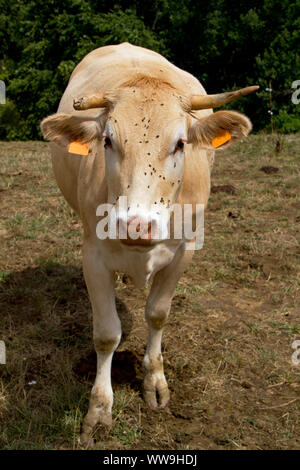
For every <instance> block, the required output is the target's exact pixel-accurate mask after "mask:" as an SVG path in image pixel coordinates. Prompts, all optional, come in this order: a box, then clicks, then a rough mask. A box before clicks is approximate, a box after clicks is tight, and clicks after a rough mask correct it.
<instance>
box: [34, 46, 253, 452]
mask: <svg viewBox="0 0 300 470" xmlns="http://www.w3.org/2000/svg"><path fill="white" fill-rule="evenodd" d="M256 89H258V87H257V86H252V87H247V88H243V89H241V90H237V91H233V92H228V93H221V94H216V95H207V94H206V92H205V90H204V88H203V86H202V85H201V84H200V82H199V81H198V80H197V79H196V78H195V77H194V76H193V75H191V74H190V73H188V72H186V71H183V70H181V69H180V68H178V67H176V66H175V65H173V64H171V63H170V62H169V61H168V60H167V59H165V58H164V57H162V56H161V55H159V54H158V53H156V52H153V51H151V50H148V49H144V48H142V47H138V46H133V45H131V44H129V43H122V44H119V45H111V46H105V47H100V48H98V49H96V50H94V51H92V52H90V53H89V54H88V55H87V56H86V57H84V59H83V60H82V61H81V62H80V63H79V64H78V65H77V66H76V68H75V69H74V71H73V73H72V74H71V77H70V80H69V83H68V85H67V88H66V90H65V92H64V94H63V96H62V98H61V101H60V104H59V107H58V110H57V113H56V114H53V115H51V116H49V117H47V118H45V119H44V120H43V121H42V123H41V130H42V133H43V136H44V137H45V139H47V140H49V141H50V142H51V144H50V145H51V153H52V163H53V170H54V174H55V177H56V180H57V183H58V186H59V188H60V190H61V192H62V194H63V195H64V197H65V199H66V200H67V202H68V203H69V205H70V206H71V207H72V208H73V209H74V211H76V212H77V214H78V215H79V217H80V219H81V221H82V225H83V248H82V253H83V273H84V278H85V282H86V285H87V289H88V293H89V297H90V301H91V305H92V311H93V342H94V347H95V351H96V354H97V373H96V379H95V383H94V385H93V387H92V390H91V396H90V403H89V409H88V412H87V414H86V416H85V418H84V420H83V424H82V433H81V442H82V444H83V445H87V446H89V445H93V442H94V440H93V430H94V428H95V426H96V425H98V424H103V425H106V426H111V424H112V405H113V390H112V386H111V362H112V357H113V353H114V351H115V350H116V348H117V347H118V345H119V342H120V339H121V334H122V331H121V323H120V320H119V317H118V313H117V310H116V303H115V295H114V276H115V273H116V272H121V273H125V274H126V275H128V277H130V278H131V280H132V282H133V283H134V285H136V286H137V287H143V286H144V285H145V284H146V283H148V282H150V281H151V289H150V293H149V296H148V298H147V302H146V307H145V319H146V322H147V324H148V329H149V336H148V343H147V347H146V353H145V356H144V360H143V366H144V370H145V377H144V382H143V392H144V399H145V401H146V403H147V404H148V405H149V406H150V407H151V408H152V409H156V410H158V409H161V408H164V407H165V406H166V405H167V403H168V401H169V398H170V393H169V390H168V385H167V382H166V379H165V375H164V368H163V357H162V353H161V340H162V331H163V327H164V325H165V323H166V320H167V317H168V314H169V311H170V305H171V300H172V296H173V294H174V290H175V287H176V284H177V282H178V279H179V278H180V276H181V274H182V273H183V271H184V269H185V268H186V267H187V265H188V264H189V263H190V262H191V259H192V256H193V249H191V242H192V241H193V240H192V238H190V239H188V238H187V237H186V236H185V235H182V237H181V238H180V237H179V238H175V237H174V236H167V234H170V230H169V231H168V230H167V227H170V220H171V219H172V220H174V217H173V218H172V214H171V206H172V205H173V204H175V203H176V204H177V205H180V207H182V208H183V207H184V205H185V204H190V205H191V207H192V217H193V221H194V222H195V217H196V212H197V209H196V205H200V206H201V207H204V208H205V207H206V205H207V201H208V197H209V193H210V173H211V168H212V165H213V160H214V153H215V150H216V149H223V148H226V147H227V146H229V145H231V144H233V143H234V142H237V141H239V140H241V139H242V138H244V137H245V136H246V135H247V134H248V133H249V131H250V130H251V127H252V126H251V122H250V121H249V119H248V118H247V117H246V116H244V115H242V114H240V113H237V112H234V111H227V110H224V111H217V112H213V108H215V107H217V106H221V105H223V104H225V103H228V102H230V101H232V100H234V99H236V98H239V97H242V96H245V95H247V94H248V93H250V92H252V91H255V90H256ZM121 198H122V199H124V198H126V199H125V202H126V201H127V202H126V206H124V205H123V206H122V210H121V207H120V200H121ZM103 204H104V205H105V204H108V205H110V207H113V208H114V209H115V213H114V220H115V222H116V233H117V236H116V237H113V236H109V235H108V236H107V237H102V238H101V236H99V235H98V234H97V226H98V223H99V221H100V220H103V219H104V217H105V215H104V213H101V217H100V218H99V207H102V205H103ZM153 205H154V207H156V208H157V210H156V211H153ZM124 207H125V209H124ZM160 209H164V210H160ZM97 211H98V212H97ZM100 212H101V211H100ZM131 224H133V225H134V226H135V229H136V230H135V233H138V232H140V235H141V236H139V237H132V236H131V234H130V230H129V228H130V225H131ZM121 232H122V233H123V235H124V233H125V236H122V237H121V235H120V234H121ZM109 233H110V232H109ZM132 233H133V232H132ZM192 247H193V246H192Z"/></svg>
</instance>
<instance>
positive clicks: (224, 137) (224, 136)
mask: <svg viewBox="0 0 300 470" xmlns="http://www.w3.org/2000/svg"><path fill="white" fill-rule="evenodd" d="M230 139H231V135H230V133H229V132H228V131H223V132H222V133H220V134H219V135H218V136H217V137H215V138H214V139H213V140H212V142H211V143H212V146H213V147H214V148H215V149H216V148H218V147H220V146H221V145H223V144H225V143H226V142H228V140H230Z"/></svg>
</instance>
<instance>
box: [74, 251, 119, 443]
mask: <svg viewBox="0 0 300 470" xmlns="http://www.w3.org/2000/svg"><path fill="white" fill-rule="evenodd" d="M83 269H84V276H85V281H86V284H87V288H88V292H89V296H90V300H91V303H92V309H93V338H94V346H95V350H96V353H97V375H96V379H95V383H94V386H93V388H92V392H91V397H90V404H89V410H88V413H87V415H86V417H85V418H84V421H83V425H82V434H81V443H82V444H84V445H92V444H93V439H92V432H93V428H94V427H95V426H96V425H97V424H104V425H106V426H110V425H111V423H112V415H111V410H112V404H113V391H112V386H111V362H112V357H113V353H114V351H115V349H116V348H117V346H118V344H119V342H120V338H121V323H120V320H119V317H118V314H117V310H116V305H115V295H114V281H113V278H112V275H111V273H109V272H108V271H107V269H106V268H105V266H104V265H103V264H102V262H101V258H100V257H99V253H98V252H97V250H96V249H95V248H93V246H92V245H88V244H87V243H86V244H85V245H84V249H83Z"/></svg>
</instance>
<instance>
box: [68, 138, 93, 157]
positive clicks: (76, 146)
mask: <svg viewBox="0 0 300 470" xmlns="http://www.w3.org/2000/svg"><path fill="white" fill-rule="evenodd" d="M89 150H90V149H89V147H88V146H87V145H85V144H81V143H80V142H76V141H75V142H71V143H70V145H69V147H68V152H69V153H75V154H76V155H88V154H89Z"/></svg>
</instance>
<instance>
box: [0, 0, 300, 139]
mask: <svg viewBox="0 0 300 470" xmlns="http://www.w3.org/2000/svg"><path fill="white" fill-rule="evenodd" d="M299 31H300V1H299V0H252V1H251V2H241V1H240V0H230V1H229V0H227V1H225V0H205V1H204V0H198V1H197V0H130V1H129V0H119V1H118V2H113V1H112V0H110V1H108V0H46V1H43V0H15V1H11V0H0V80H3V81H4V82H5V84H6V87H7V88H6V91H7V103H6V104H5V105H0V139H2V140H3V139H7V140H16V139H22V140H27V139H39V138H41V134H40V131H39V123H40V121H41V119H42V118H43V117H45V116H47V115H48V114H51V113H53V112H55V111H56V108H57V105H58V102H59V99H60V97H61V95H62V93H63V91H64V88H65V87H66V84H67V81H68V78H69V75H70V73H71V71H72V70H73V68H74V67H75V65H76V64H77V63H78V62H79V61H80V60H81V59H82V58H83V57H84V56H85V55H86V54H87V53H88V52H90V51H91V50H92V49H95V48H97V47H100V46H104V45H107V44H114V43H119V42H123V41H128V42H131V43H132V44H137V45H140V46H143V47H147V48H150V49H153V50H155V51H157V52H160V53H161V54H163V55H165V56H166V57H167V58H168V59H169V60H171V61H172V62H174V63H175V64H176V65H177V66H179V67H181V68H184V69H186V70H188V71H189V72H191V73H193V74H194V75H195V76H197V77H198V78H199V80H200V81H201V82H202V83H203V85H204V87H205V88H206V90H207V92H209V93H215V92H221V91H224V90H231V89H234V88H241V87H244V86H247V85H252V84H258V85H260V86H261V90H260V91H259V92H258V93H257V94H256V96H252V97H251V99H250V98H249V99H246V100H244V101H241V102H237V103H236V104H234V106H230V107H231V108H235V109H237V110H240V111H242V112H245V113H246V114H247V115H249V117H250V118H251V119H252V121H253V123H254V130H260V129H267V130H268V129H270V113H268V110H270V93H269V92H268V91H266V88H269V87H270V85H271V87H272V90H273V91H272V111H273V125H274V128H275V129H276V130H278V131H281V132H293V131H297V130H299V129H300V110H299V105H298V106H297V105H295V104H293V103H292V101H291V96H292V93H293V91H295V90H292V89H291V85H292V83H293V81H295V80H297V79H300V76H299V70H300V67H299V65H300V60H299ZM297 74H298V75H297Z"/></svg>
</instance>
